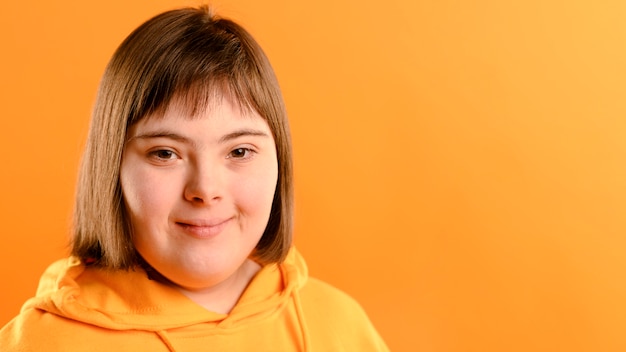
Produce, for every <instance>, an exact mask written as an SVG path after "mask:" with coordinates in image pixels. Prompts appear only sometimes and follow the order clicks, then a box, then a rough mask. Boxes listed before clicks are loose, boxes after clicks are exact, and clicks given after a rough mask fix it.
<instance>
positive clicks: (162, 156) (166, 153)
mask: <svg viewBox="0 0 626 352" xmlns="http://www.w3.org/2000/svg"><path fill="white" fill-rule="evenodd" d="M148 156H149V157H151V158H153V159H156V160H159V161H167V160H173V159H177V158H178V155H176V153H175V152H173V151H171V150H169V149H159V150H153V151H151V152H150V153H149V154H148Z"/></svg>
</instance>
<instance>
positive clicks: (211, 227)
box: [176, 218, 233, 239]
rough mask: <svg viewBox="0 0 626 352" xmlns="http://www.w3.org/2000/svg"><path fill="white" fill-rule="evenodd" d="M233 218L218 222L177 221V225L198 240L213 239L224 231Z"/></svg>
mask: <svg viewBox="0 0 626 352" xmlns="http://www.w3.org/2000/svg"><path fill="white" fill-rule="evenodd" d="M232 219H233V218H228V219H225V220H217V221H205V220H187V221H177V222H176V225H178V226H179V227H180V228H182V230H183V231H184V232H185V233H187V234H189V235H191V236H193V237H196V238H200V239H205V238H212V237H215V236H217V235H219V234H220V233H221V232H222V230H224V228H225V227H226V226H228V224H229V223H230V221H231V220H232Z"/></svg>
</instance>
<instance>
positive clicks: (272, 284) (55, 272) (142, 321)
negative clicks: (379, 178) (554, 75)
mask: <svg viewBox="0 0 626 352" xmlns="http://www.w3.org/2000/svg"><path fill="white" fill-rule="evenodd" d="M307 277H308V271H307V267H306V264H305V262H304V260H303V259H302V257H301V256H300V254H299V253H298V252H297V251H296V250H295V248H292V249H291V250H290V252H289V254H288V256H287V258H286V259H285V261H284V262H283V263H281V264H269V265H266V266H265V267H263V268H262V269H261V270H260V271H259V272H258V273H257V274H256V276H255V277H254V278H253V279H252V280H251V282H250V283H249V285H248V287H247V288H246V290H245V291H244V292H243V294H242V296H241V297H240V299H239V301H238V302H237V304H236V305H235V307H234V308H233V309H232V311H231V312H230V313H229V314H219V313H215V312H211V311H208V310H206V309H204V308H203V307H201V306H199V305H198V304H196V303H195V302H193V301H192V300H190V299H189V298H187V297H186V296H185V295H183V294H182V293H180V292H179V291H178V290H176V289H175V288H172V287H169V286H167V285H163V284H161V283H159V282H157V281H153V280H150V279H148V275H147V274H146V272H145V271H144V270H143V269H141V268H136V269H134V270H129V271H121V270H118V271H110V270H104V269H99V268H94V267H89V266H85V265H84V263H82V262H81V261H80V260H78V259H77V258H74V257H70V258H67V259H64V260H61V261H58V262H56V263H54V264H53V265H51V266H50V267H49V268H48V269H47V270H46V272H45V273H44V274H43V276H42V278H41V280H40V284H39V288H38V290H37V296H36V297H34V298H32V299H30V300H29V301H27V302H26V304H25V305H24V308H23V309H27V308H37V309H41V310H44V311H48V312H50V313H53V314H56V315H59V316H62V317H65V318H68V319H72V320H76V321H79V322H82V323H87V324H90V325H94V326H99V327H103V328H108V329H114V330H127V329H140V330H147V331H158V330H163V329H171V328H180V327H185V326H189V325H194V324H198V323H212V324H215V325H219V326H221V327H224V328H226V327H230V326H236V325H238V323H241V322H244V321H252V320H258V319H263V318H264V317H266V316H268V315H272V314H274V313H275V312H277V311H279V310H281V309H282V308H283V307H284V306H285V304H287V302H288V299H289V297H290V296H291V295H292V294H294V292H295V291H296V290H297V289H299V288H300V287H302V286H303V285H304V283H305V282H306V280H307Z"/></svg>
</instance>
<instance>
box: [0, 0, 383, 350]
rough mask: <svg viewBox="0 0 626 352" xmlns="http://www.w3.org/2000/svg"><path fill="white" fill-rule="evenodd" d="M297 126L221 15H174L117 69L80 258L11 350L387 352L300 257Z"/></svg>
mask: <svg viewBox="0 0 626 352" xmlns="http://www.w3.org/2000/svg"><path fill="white" fill-rule="evenodd" d="M292 198H293V190H292V161H291V145H290V137H289V127H288V123H287V117H286V113H285V108H284V105H283V100H282V96H281V92H280V89H279V87H278V83H277V81H276V78H275V76H274V73H273V70H272V68H271V66H270V64H269V62H268V60H267V57H266V56H265V55H264V53H263V51H262V50H261V48H260V47H259V45H258V44H257V43H256V42H255V41H254V39H253V38H252V37H251V36H250V34H248V32H246V31H245V30H244V29H243V28H242V27H240V26H239V25H237V24H236V23H234V22H232V21H229V20H225V19H220V18H217V17H216V16H214V15H213V14H212V13H211V11H210V10H209V9H208V8H207V7H201V8H198V9H193V8H186V9H181V10H174V11H169V12H165V13H163V14H161V15H158V16H156V17H154V18H153V19H151V20H149V21H147V22H146V23H144V24H143V25H141V26H140V27H139V28H138V29H136V30H135V31H134V32H133V33H132V34H130V36H129V37H128V38H127V39H126V40H125V41H124V42H123V43H122V44H121V46H120V47H119V48H118V50H117V51H116V53H115V54H114V56H113V58H112V59H111V62H110V63H109V65H108V67H107V69H106V72H105V73H104V76H103V79H102V83H101V86H100V91H99V94H98V98H97V101H96V105H95V109H94V114H93V119H92V122H91V129H90V133H89V137H88V140H87V145H86V150H85V154H84V156H83V161H82V168H81V172H80V178H79V182H78V189H77V199H76V209H75V228H74V234H73V242H72V256H71V257H70V258H68V259H65V260H61V261H59V262H56V263H54V264H53V265H51V266H50V267H49V268H48V269H47V271H46V272H45V273H44V274H43V276H42V278H41V281H40V284H39V288H38V290H37V294H36V297H34V298H32V299H30V300H29V301H27V302H26V303H25V304H24V306H23V308H22V311H21V313H20V315H19V316H17V317H16V318H15V319H13V320H12V321H11V322H9V323H8V324H7V325H6V326H5V327H3V328H2V330H1V331H0V349H1V350H2V351H7V352H8V351H78V350H81V351H82V350H86V351H199V350H211V351H231V350H235V351H238V350H250V351H386V350H387V348H386V346H385V344H384V342H383V341H382V340H381V338H380V337H379V335H378V334H377V332H376V330H375V329H374V328H373V326H372V324H371V323H370V321H369V320H368V318H367V316H366V314H365V313H364V311H363V310H362V309H361V308H360V306H359V305H358V304H357V303H356V302H355V301H354V300H353V299H351V298H350V297H348V296H347V295H346V294H344V293H342V292H340V291H339V290H337V289H335V288H333V287H331V286H329V285H327V284H325V283H323V282H321V281H318V280H315V279H313V278H309V277H307V269H306V265H305V262H304V260H303V259H302V257H301V256H300V255H299V254H298V252H297V251H296V250H295V249H294V248H293V247H292V244H291V238H292V214H293V209H292V205H293V200H292Z"/></svg>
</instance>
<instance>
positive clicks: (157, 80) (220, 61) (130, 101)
mask: <svg viewBox="0 0 626 352" xmlns="http://www.w3.org/2000/svg"><path fill="white" fill-rule="evenodd" d="M220 94H222V95H223V96H228V97H230V98H231V99H232V100H233V102H235V103H237V104H239V106H240V107H241V108H243V109H244V110H246V109H247V110H248V111H250V110H251V109H252V110H254V111H256V112H257V113H258V114H259V115H260V116H261V117H263V118H264V119H265V120H266V121H267V123H268V124H269V127H270V129H271V131H272V133H273V137H274V141H275V143H276V153H277V159H278V165H279V169H278V183H277V185H276V191H275V194H274V201H273V204H272V211H271V215H270V218H269V221H268V224H267V227H266V229H265V232H264V233H263V236H262V237H261V239H260V241H259V243H258V244H257V246H256V249H255V251H254V253H253V257H254V258H255V259H256V260H258V261H259V262H261V263H270V262H280V261H282V260H283V259H284V258H285V256H286V255H287V251H288V250H289V247H290V246H291V238H292V226H293V225H292V222H293V220H292V218H293V187H292V181H293V176H292V160H291V141H290V136H289V126H288V121H287V114H286V111H285V107H284V103H283V98H282V94H281V92H280V88H279V86H278V82H277V80H276V77H275V75H274V71H273V69H272V67H271V65H270V63H269V60H268V59H267V57H266V56H265V54H264V53H263V50H262V49H261V47H260V46H259V44H258V43H257V42H256V41H255V40H254V39H253V38H252V36H251V35H250V34H249V33H248V32H247V31H246V30H245V29H243V28H242V27H241V26H239V25H238V24H236V23H235V22H233V21H231V20H228V19H222V18H218V17H216V16H215V15H214V14H213V13H212V12H211V10H210V9H209V8H208V7H207V6H202V7H200V8H183V9H179V10H172V11H167V12H164V13H162V14H160V15H157V16H155V17H153V18H152V19H150V20H148V21H147V22H145V23H144V24H142V25H141V26H140V27H138V28H137V29H136V30H135V31H133V32H132V33H131V34H130V35H129V36H128V37H127V38H126V39H125V40H124V42H122V44H121V45H120V47H119V48H118V49H117V50H116V52H115V54H114V55H113V57H112V59H111V61H110V62H109V64H108V66H107V68H106V70H105V73H104V75H103V77H102V81H101V83H100V88H99V91H98V97H97V99H96V103H95V107H94V112H93V116H92V121H91V127H90V131H89V136H88V138H87V144H86V147H85V152H84V155H83V159H82V164H81V169H80V175H79V180H78V185H77V196H76V204H75V212H74V234H73V239H72V254H73V255H75V256H78V257H79V258H81V259H83V260H87V261H91V262H95V263H96V264H97V265H99V266H102V267H107V268H113V269H127V268H131V267H132V266H134V265H136V264H138V263H139V261H140V258H139V256H138V254H137V253H136V251H135V248H134V246H133V243H132V240H131V232H132V230H131V226H130V222H129V220H128V218H127V216H126V213H125V209H124V200H123V195H122V190H121V186H120V181H119V176H120V163H121V158H122V152H123V149H124V143H125V141H126V138H127V136H126V133H127V130H128V128H129V127H130V126H132V125H133V124H135V123H137V122H138V121H139V120H141V119H142V118H144V117H146V116H148V115H152V114H157V113H159V112H162V111H163V110H164V109H166V108H167V106H168V104H169V103H171V102H172V101H173V99H177V100H178V99H180V98H182V99H183V100H182V101H183V103H184V104H183V105H184V106H185V108H187V109H190V111H189V112H190V113H191V114H195V113H196V112H197V111H198V109H202V108H205V107H206V106H207V104H209V103H210V100H211V99H214V98H215V97H216V95H220Z"/></svg>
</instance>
